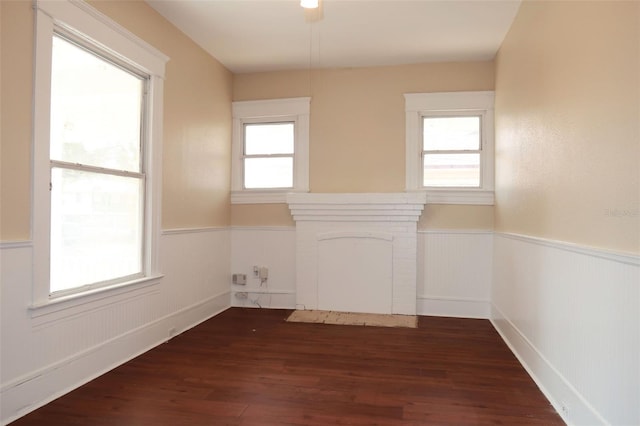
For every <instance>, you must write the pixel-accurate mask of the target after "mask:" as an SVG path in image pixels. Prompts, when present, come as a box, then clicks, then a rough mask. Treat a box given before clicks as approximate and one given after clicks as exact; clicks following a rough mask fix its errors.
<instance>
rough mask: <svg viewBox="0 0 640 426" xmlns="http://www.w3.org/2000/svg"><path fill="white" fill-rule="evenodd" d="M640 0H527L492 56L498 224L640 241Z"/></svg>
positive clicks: (590, 240) (627, 246)
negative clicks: (605, 0) (579, 0)
mask: <svg viewBox="0 0 640 426" xmlns="http://www.w3.org/2000/svg"><path fill="white" fill-rule="evenodd" d="M639 21H640V2H528V1H527V2H525V3H523V4H522V6H521V8H520V12H519V14H518V16H517V18H516V20H515V22H514V23H513V26H512V28H511V30H510V32H509V33H508V35H507V37H506V39H505V41H504V43H503V45H502V47H501V49H500V51H499V54H498V57H497V60H496V134H497V137H496V199H497V203H496V208H495V225H496V230H497V231H502V232H513V233H519V234H525V235H532V236H537V237H543V238H549V239H554V240H561V241H567V242H572V243H578V244H584V245H589V246H595V247H601V248H605V249H611V250H616V251H623V252H631V253H638V252H640V215H639V208H640V124H639V123H640V84H639V79H640V67H639V61H640V32H639V28H640V22H639Z"/></svg>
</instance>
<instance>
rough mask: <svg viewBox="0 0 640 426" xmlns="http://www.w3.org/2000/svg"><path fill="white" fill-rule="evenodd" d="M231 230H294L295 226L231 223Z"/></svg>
mask: <svg viewBox="0 0 640 426" xmlns="http://www.w3.org/2000/svg"><path fill="white" fill-rule="evenodd" d="M231 230H232V231H274V232H296V227H295V226H251V225H232V226H231Z"/></svg>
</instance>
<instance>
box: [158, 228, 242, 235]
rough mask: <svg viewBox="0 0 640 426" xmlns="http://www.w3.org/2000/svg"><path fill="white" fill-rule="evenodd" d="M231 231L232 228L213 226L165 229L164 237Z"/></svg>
mask: <svg viewBox="0 0 640 426" xmlns="http://www.w3.org/2000/svg"><path fill="white" fill-rule="evenodd" d="M230 229H231V228H230V227H228V226H211V227H204V228H172V229H163V230H162V235H183V234H204V233H209V232H223V231H229V230H230Z"/></svg>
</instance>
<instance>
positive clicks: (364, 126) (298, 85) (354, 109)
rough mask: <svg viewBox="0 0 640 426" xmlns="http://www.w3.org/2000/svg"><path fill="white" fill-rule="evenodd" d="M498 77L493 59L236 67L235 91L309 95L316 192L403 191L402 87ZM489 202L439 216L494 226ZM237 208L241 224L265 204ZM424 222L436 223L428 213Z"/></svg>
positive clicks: (254, 95) (276, 219) (446, 86)
mask: <svg viewBox="0 0 640 426" xmlns="http://www.w3.org/2000/svg"><path fill="white" fill-rule="evenodd" d="M493 81H494V64H493V62H473V63H441V64H419V65H406V66H395V67H372V68H349V69H330V70H315V71H313V72H309V71H285V72H269V73H255V74H238V75H235V76H234V79H233V97H234V100H237V101H240V100H252V99H268V98H285V97H296V96H311V98H312V99H311V124H310V146H309V158H310V160H309V163H310V165H309V169H310V170H309V181H310V182H309V183H310V189H311V191H312V192H400V191H404V189H405V112H404V97H403V94H404V93H415V92H438V91H466V90H493V88H494V84H493ZM449 207H450V206H449ZM461 209H462V210H461ZM439 210H440V212H441V213H442V212H444V211H446V210H447V208H446V207H442V208H440V209H439ZM486 210H487V209H486V208H485V207H470V206H467V207H460V206H455V207H453V208H450V209H449V211H451V212H452V213H453V216H452V218H451V221H447V215H446V214H445V215H443V216H440V219H439V220H438V221H437V227H440V228H456V227H471V226H470V225H471V224H472V226H473V227H476V226H478V227H481V228H483V229H491V228H492V225H493V223H492V222H493V217H492V213H491V214H486ZM240 211H242V220H243V224H250V223H256V224H257V223H261V222H263V221H264V218H263V217H262V214H263V209H262V207H261V206H259V205H255V206H251V207H249V206H241V207H239V206H234V208H233V214H232V222H233V224H238V223H237V222H236V212H240ZM282 211H283V212H284V213H283V214H285V215H286V214H288V213H286V210H282ZM454 216H455V217H454ZM466 218H468V219H469V222H467V221H466ZM480 218H484V220H483V219H480ZM270 221H272V222H273V224H275V225H281V224H285V223H287V221H290V218H286V217H280V216H274V215H271V216H270ZM261 224H262V223H261ZM420 226H421V228H428V227H433V226H432V224H431V223H430V219H429V217H428V216H427V217H425V218H423V220H422V221H421V222H420Z"/></svg>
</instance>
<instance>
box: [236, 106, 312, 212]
mask: <svg viewBox="0 0 640 426" xmlns="http://www.w3.org/2000/svg"><path fill="white" fill-rule="evenodd" d="M309 107H310V98H288V99H269V100H260V101H240V102H234V103H233V148H232V155H233V163H232V194H231V201H232V202H233V203H236V204H238V203H240V204H241V203H284V202H285V201H286V199H285V197H286V194H287V193H288V192H306V191H308V190H309V176H308V164H309V154H308V152H309Z"/></svg>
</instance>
